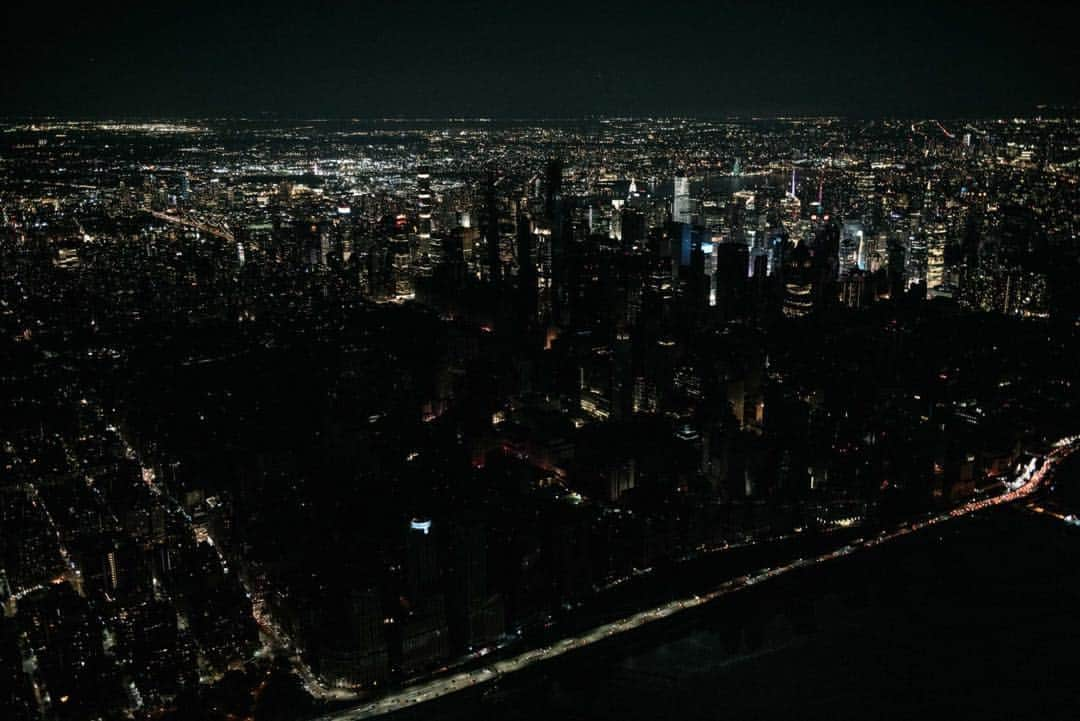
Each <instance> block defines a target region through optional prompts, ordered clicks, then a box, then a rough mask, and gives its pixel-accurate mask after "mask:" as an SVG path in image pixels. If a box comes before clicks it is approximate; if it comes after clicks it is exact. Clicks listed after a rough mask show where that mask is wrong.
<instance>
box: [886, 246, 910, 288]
mask: <svg viewBox="0 0 1080 721" xmlns="http://www.w3.org/2000/svg"><path fill="white" fill-rule="evenodd" d="M904 266H905V262H904V246H903V244H902V243H901V242H900V240H899V239H892V240H890V241H889V298H891V299H892V300H894V301H895V300H899V299H900V297H901V296H903V295H904V290H905V289H906V288H907V284H906V283H905V282H904V276H905V267H904Z"/></svg>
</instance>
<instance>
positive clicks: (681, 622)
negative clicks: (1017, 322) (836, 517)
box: [324, 440, 1080, 721]
mask: <svg viewBox="0 0 1080 721" xmlns="http://www.w3.org/2000/svg"><path fill="white" fill-rule="evenodd" d="M1075 445H1076V443H1075V440H1073V441H1072V442H1071V443H1062V444H1059V445H1058V447H1057V448H1055V449H1054V450H1053V451H1052V452H1051V453H1049V455H1048V456H1047V457H1046V459H1045V461H1044V462H1037V463H1033V464H1032V465H1031V466H1029V467H1027V468H1025V469H1024V470H1023V471H1022V472H1021V473H1020V474H1019V475H1018V477H1017V479H1016V480H1015V482H1014V483H1013V485H1012V490H1008V491H1006V492H1004V493H1002V494H1000V495H997V496H994V497H990V498H982V499H978V500H973V501H970V502H968V503H966V504H964V505H963V506H960V507H958V508H956V509H954V510H952V511H948V512H942V513H939V514H935V515H932V516H929V517H924V518H921V519H918V520H913V521H912V522H910V523H906V524H903V525H902V526H899V527H897V528H895V529H892V530H889V531H883V532H881V533H880V534H877V535H874V536H873V537H870V538H856V539H851V540H850V541H849V542H847V543H843V541H839V543H842V544H843V545H838V546H837V547H835V548H833V549H832V550H830V551H827V552H822V553H820V554H818V555H814V556H808V557H805V558H802V559H789V560H788V561H786V562H785V563H783V564H782V565H778V566H775V567H768V568H762V569H759V570H757V571H755V572H751V573H747V574H744V575H741V576H738V577H735V578H732V579H730V580H728V581H726V582H724V583H722V584H720V585H719V586H717V587H715V588H714V589H713V590H711V591H709V592H706V593H701V594H695V595H691V596H688V597H685V598H681V599H677V600H674V601H671V602H668V603H665V604H662V605H659V606H657V607H654V608H651V609H648V610H645V611H640V612H638V613H634V614H630V615H627V616H625V617H622V618H620V619H617V620H614V621H610V622H607V623H604V624H601V625H598V626H596V627H594V628H591V629H589V630H587V631H583V632H580V633H574V634H571V635H569V636H567V637H566V638H563V639H561V640H558V641H554V642H552V643H550V644H549V645H546V646H541V647H539V648H535V649H531V650H528V651H525V652H522V653H520V654H518V655H516V656H513V657H508V658H503V659H500V660H498V661H493V662H491V663H489V664H487V665H484V666H480V667H477V668H474V669H471V670H466V671H462V672H459V673H455V674H450V675H447V676H444V677H440V678H437V679H435V680H432V681H429V682H425V683H422V684H417V685H414V686H411V687H407V688H405V689H402V690H400V691H398V692H396V693H394V694H392V695H389V696H387V697H385V698H383V699H380V700H378V701H376V702H374V703H371V704H367V705H364V706H361V707H357V708H353V709H347V710H343V711H339V712H337V713H334V714H331V715H328V716H326V717H324V718H325V719H337V720H338V721H345V720H350V721H351V720H353V719H363V718H371V717H375V716H379V715H384V714H388V713H393V714H394V715H395V716H400V717H401V718H421V717H422V718H425V719H429V718H445V719H458V718H461V719H464V718H492V719H505V718H521V719H548V718H596V717H614V716H617V717H620V718H658V717H669V718H717V714H718V713H720V711H721V710H723V711H724V713H723V714H722V715H724V716H726V715H727V714H728V713H731V712H732V711H734V710H736V709H741V710H742V711H744V712H754V710H755V709H757V710H758V712H760V713H762V714H765V715H769V716H771V715H773V714H778V713H781V712H782V711H783V710H784V709H791V708H795V707H797V706H794V705H797V704H804V705H805V706H806V707H807V708H810V709H813V713H812V714H811V716H813V717H829V718H837V717H843V716H846V717H851V718H865V717H866V715H867V713H871V714H872V715H873V716H874V717H879V716H880V715H879V714H878V713H877V710H875V709H876V707H874V706H868V705H867V704H869V703H871V702H872V701H873V699H874V698H876V697H877V696H878V695H880V694H893V695H895V696H896V697H897V698H896V699H890V702H889V703H888V704H885V705H886V706H887V707H888V713H889V714H890V715H891V717H895V718H900V717H905V718H907V717H909V715H910V714H911V713H913V712H916V711H918V710H919V709H923V710H925V711H926V712H927V713H929V712H932V711H939V710H942V709H944V708H950V707H953V706H952V705H954V702H955V703H957V704H958V703H959V699H960V698H961V697H965V698H966V696H967V695H968V694H969V693H982V694H983V696H981V697H980V699H981V701H982V702H983V703H982V706H985V707H986V708H987V709H989V710H995V709H1004V708H1005V707H1004V706H1000V705H996V704H995V703H994V699H995V698H996V696H997V694H995V693H994V691H995V690H998V691H999V692H1001V695H1003V696H1005V695H1008V694H1006V693H1005V692H1004V691H1002V689H1003V688H1004V686H1003V684H1009V683H1014V681H1015V682H1020V681H1023V680H1024V679H1028V678H1029V676H1030V674H1031V673H1034V672H1038V673H1039V674H1040V676H1039V677H1040V678H1041V679H1042V681H1043V683H1044V685H1049V686H1052V690H1053V691H1054V693H1051V694H1049V695H1048V696H1047V703H1052V704H1056V703H1058V702H1063V701H1068V700H1070V699H1071V700H1073V701H1075V700H1076V699H1075V696H1076V695H1077V692H1074V691H1071V690H1070V689H1071V688H1072V686H1071V685H1070V684H1071V680H1067V678H1066V677H1062V678H1061V679H1060V681H1061V682H1060V683H1058V682H1056V681H1055V679H1057V678H1058V677H1057V676H1055V671H1054V669H1060V668H1061V667H1058V666H1056V665H1055V666H1053V667H1050V666H1045V665H1043V666H1040V665H1035V666H1033V665H1031V664H1030V663H1029V662H1028V661H1027V660H1026V659H1021V658H1010V659H1004V658H996V657H995V656H994V654H992V653H987V651H988V650H990V649H993V648H998V647H999V645H1000V647H1001V648H1017V647H1019V648H1031V650H1032V652H1033V653H1034V652H1035V651H1036V650H1037V648H1038V646H1030V645H1029V643H1036V642H1037V643H1040V644H1044V645H1045V644H1047V643H1048V641H1049V640H1050V637H1051V636H1053V634H1054V633H1061V634H1062V635H1063V637H1064V638H1066V639H1068V638H1070V635H1069V634H1070V633H1073V634H1074V635H1073V636H1072V637H1075V631H1076V630H1077V629H1078V628H1080V622H1078V621H1076V620H1075V619H1074V617H1073V614H1072V612H1071V611H1068V612H1067V613H1066V612H1064V611H1067V610H1068V609H1069V608H1071V601H1070V602H1069V603H1065V599H1075V598H1076V597H1077V596H1078V595H1080V594H1078V593H1077V591H1078V590H1080V579H1078V578H1077V577H1076V576H1074V577H1072V578H1071V579H1069V581H1070V582H1071V583H1072V586H1071V587H1067V588H1066V591H1065V592H1064V593H1063V594H1062V595H1060V596H1056V595H1055V594H1054V593H1053V592H1052V589H1053V588H1054V587H1056V586H1055V584H1058V583H1059V582H1060V579H1058V578H1057V577H1056V576H1057V574H1056V573H1055V572H1054V571H1053V569H1060V568H1076V567H1077V565H1076V563H1075V561H1076V560H1077V559H1080V528H1077V527H1076V526H1074V525H1073V524H1071V523H1068V522H1065V521H1064V520H1062V519H1064V518H1065V517H1066V516H1068V514H1067V513H1062V514H1059V515H1061V519H1059V518H1058V517H1057V516H1056V515H1053V514H1050V513H1046V512H1041V513H1040V512H1038V511H1036V510H1034V508H1035V507H1036V506H1040V504H1042V503H1043V502H1044V501H1045V502H1047V503H1048V502H1049V500H1048V499H1051V498H1054V499H1057V500H1058V502H1059V503H1064V502H1066V501H1063V500H1060V499H1058V496H1059V495H1060V493H1059V491H1060V489H1061V488H1065V487H1067V486H1068V485H1069V483H1068V478H1075V477H1076V476H1077V471H1076V467H1077V462H1076V460H1075V456H1071V457H1070V454H1071V453H1072V451H1073V449H1074V446H1075ZM1066 476H1067V477H1068V478H1066ZM1040 507H1041V506H1040ZM1063 556H1069V558H1064V557H1063ZM886 558H888V560H889V562H888V563H885V562H883V561H884V560H885V559H886ZM884 569H893V570H892V571H886V570H884ZM895 569H901V571H900V572H897V571H896V570H895ZM1012 574H1018V575H1012ZM1040 574H1041V575H1040ZM1051 575H1052V576H1054V578H1053V579H1050V578H1048V576H1051ZM1021 580H1023V583H1020V581H1021ZM1014 582H1015V585H1014ZM1012 588H1016V589H1020V588H1024V589H1025V590H1024V591H1022V592H1021V591H1013V590H1011V589H1012ZM1070 588H1071V590H1069V589H1070ZM1055 609H1061V610H1062V611H1063V613H1061V614H1059V615H1055V613H1054V611H1055ZM871 618H876V619H877V621H876V622H874V623H871V622H870V619H871ZM882 619H887V620H888V621H891V622H883V621H882ZM1025 624H1030V627H1028V628H1025ZM1047 624H1049V625H1047ZM1063 644H1064V645H1063ZM1051 645H1053V644H1051ZM1071 645H1072V643H1071V641H1064V642H1062V643H1058V644H1057V645H1056V646H1054V650H1055V651H1064V650H1065V648H1064V646H1071ZM1000 653H1004V652H1000ZM1014 655H1015V654H1014ZM976 658H980V659H984V661H981V662H979V663H975V659H976ZM556 659H558V661H557V662H556ZM980 664H982V665H980ZM1021 666H1023V667H1024V668H1023V671H1018V668H1019V667H1021ZM1074 666H1075V664H1074ZM748 669H749V670H750V671H748ZM753 669H758V670H757V671H752V670H753ZM988 674H989V675H988ZM1068 678H1071V677H1068ZM779 679H783V684H780V683H778V680H779ZM1066 681H1067V682H1066ZM779 686H783V687H784V691H783V693H782V694H781V695H777V694H776V688H777V687H779ZM1011 694H1012V695H1011V696H1010V697H1011V698H1014V699H1015V698H1018V696H1017V694H1016V693H1015V689H1013V690H1012V691H1011ZM691 699H692V700H691ZM703 699H712V700H713V701H714V702H715V705H710V703H706V702H703ZM1073 707H1074V708H1075V706H1073ZM965 715H966V714H965Z"/></svg>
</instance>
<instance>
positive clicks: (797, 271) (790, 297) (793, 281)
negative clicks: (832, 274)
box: [783, 243, 815, 318]
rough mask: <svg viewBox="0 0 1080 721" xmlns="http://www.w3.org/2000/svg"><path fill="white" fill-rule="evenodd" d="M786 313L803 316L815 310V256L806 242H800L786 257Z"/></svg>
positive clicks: (791, 316) (791, 315)
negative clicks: (812, 256) (812, 255)
mask: <svg viewBox="0 0 1080 721" xmlns="http://www.w3.org/2000/svg"><path fill="white" fill-rule="evenodd" d="M784 266H785V267H784V281H783V282H784V306H783V310H784V315H786V316H787V317H789V318H802V317H804V316H808V315H810V313H812V312H813V311H814V299H815V293H814V291H815V289H814V275H815V274H814V268H813V258H811V256H810V250H809V248H808V247H807V245H806V243H799V244H798V245H796V246H795V248H794V249H793V250H792V251H791V252H790V253H788V254H787V255H786V256H785V258H784Z"/></svg>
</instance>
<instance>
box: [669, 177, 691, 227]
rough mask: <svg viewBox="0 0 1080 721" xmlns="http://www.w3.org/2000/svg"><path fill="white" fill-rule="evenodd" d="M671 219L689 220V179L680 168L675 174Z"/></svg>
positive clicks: (678, 220)
mask: <svg viewBox="0 0 1080 721" xmlns="http://www.w3.org/2000/svg"><path fill="white" fill-rule="evenodd" d="M671 219H672V220H674V221H675V222H676V223H689V222H690V179H689V178H687V177H686V175H685V174H683V172H682V171H681V170H680V171H679V172H678V173H677V174H676V175H675V194H674V199H673V200H672V202H671Z"/></svg>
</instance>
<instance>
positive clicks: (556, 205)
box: [544, 158, 567, 325]
mask: <svg viewBox="0 0 1080 721" xmlns="http://www.w3.org/2000/svg"><path fill="white" fill-rule="evenodd" d="M562 171H563V166H562V161H561V160H559V159H558V158H556V159H553V160H551V161H550V162H549V163H548V165H547V172H546V176H547V178H546V179H547V183H546V188H545V197H544V213H545V214H546V215H547V221H548V226H549V227H550V229H551V236H550V239H549V246H550V250H549V253H550V255H551V301H550V302H551V315H552V321H553V322H554V323H555V324H556V325H560V324H561V323H562V320H563V310H564V308H565V307H566V302H567V297H566V223H565V217H564V216H565V212H564V209H563V196H562Z"/></svg>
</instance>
